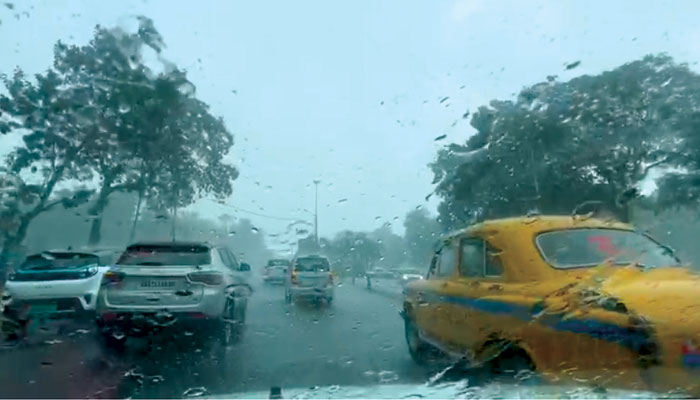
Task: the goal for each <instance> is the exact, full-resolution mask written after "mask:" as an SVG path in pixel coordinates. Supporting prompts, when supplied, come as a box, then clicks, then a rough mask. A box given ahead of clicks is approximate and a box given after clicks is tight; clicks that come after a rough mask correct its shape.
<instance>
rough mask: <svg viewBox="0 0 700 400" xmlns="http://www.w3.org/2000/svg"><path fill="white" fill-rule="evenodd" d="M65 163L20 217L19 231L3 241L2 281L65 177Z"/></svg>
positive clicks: (56, 170) (1, 259)
mask: <svg viewBox="0 0 700 400" xmlns="http://www.w3.org/2000/svg"><path fill="white" fill-rule="evenodd" d="M65 169H66V166H65V164H63V165H60V166H59V167H57V168H56V169H55V170H54V171H53V173H52V175H51V178H50V179H49V180H48V181H47V182H46V184H45V185H44V189H43V191H42V193H41V195H40V196H39V202H38V203H37V204H36V206H34V208H32V209H31V210H30V211H28V212H26V213H25V214H24V215H22V217H20V223H19V226H18V227H17V232H16V233H15V234H14V235H7V236H5V241H4V243H3V247H2V252H0V272H2V273H0V281H4V280H5V274H4V272H5V270H6V268H7V264H8V262H12V261H16V260H15V258H19V257H20V256H22V254H20V252H19V250H20V246H21V245H22V242H24V238H25V237H26V236H27V231H28V230H29V224H31V222H32V221H33V220H34V218H36V217H37V215H39V214H41V213H42V212H43V211H44V207H45V206H46V201H47V200H48V199H49V197H50V196H51V193H53V189H54V187H55V186H56V184H57V183H58V181H60V180H61V178H62V177H63V172H64V171H65Z"/></svg>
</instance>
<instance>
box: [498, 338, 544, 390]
mask: <svg viewBox="0 0 700 400" xmlns="http://www.w3.org/2000/svg"><path fill="white" fill-rule="evenodd" d="M488 370H489V372H490V375H492V376H494V375H497V376H500V377H502V378H506V379H516V380H517V381H518V382H521V383H528V382H529V383H534V384H537V376H536V374H535V372H536V367H535V363H534V362H533V361H532V359H531V358H530V356H529V355H528V354H527V352H526V351H525V350H523V349H522V348H520V347H518V346H517V345H514V344H510V345H509V346H508V347H507V348H506V349H505V350H503V351H502V352H501V353H500V354H499V355H498V356H497V357H495V358H494V359H493V360H491V361H490V362H489V363H488Z"/></svg>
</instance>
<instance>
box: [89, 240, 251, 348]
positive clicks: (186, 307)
mask: <svg viewBox="0 0 700 400" xmlns="http://www.w3.org/2000/svg"><path fill="white" fill-rule="evenodd" d="M249 270H250V266H249V265H248V264H245V263H243V264H241V263H239V262H238V261H237V260H236V258H235V257H234V255H233V253H231V251H229V250H228V249H227V248H226V247H213V246H210V245H208V244H206V243H197V242H195V243H186V242H162V243H137V244H133V245H131V246H129V247H127V249H126V251H125V252H124V254H122V256H121V257H120V259H119V260H118V261H117V263H116V265H115V266H114V267H113V268H112V269H110V270H109V271H107V273H105V275H104V277H103V284H102V289H101V290H100V294H99V298H98V303H97V313H98V317H97V323H98V326H99V327H100V332H101V333H102V336H103V339H105V341H104V343H105V344H107V345H109V346H123V345H124V343H125V341H126V340H127V338H128V337H129V336H145V335H149V334H153V333H156V332H159V331H162V330H167V329H171V328H172V330H171V332H176V331H179V332H184V331H188V332H189V331H192V332H193V334H194V332H197V333H199V334H203V333H212V332H213V333H214V335H215V336H216V337H217V338H219V339H220V340H221V341H222V342H223V343H224V344H230V343H232V342H233V341H235V340H236V339H237V338H238V337H239V334H240V332H241V329H242V327H243V324H244V322H245V311H246V306H247V297H248V296H249V294H250V293H251V292H252V289H251V288H250V286H249V285H248V284H247V282H246V276H247V275H248V273H246V272H245V271H249Z"/></svg>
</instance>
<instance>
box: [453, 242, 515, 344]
mask: <svg viewBox="0 0 700 400" xmlns="http://www.w3.org/2000/svg"><path fill="white" fill-rule="evenodd" d="M458 251H459V265H458V268H457V269H456V271H455V273H456V274H455V278H454V279H451V280H450V281H449V282H447V284H446V285H444V288H443V292H444V296H445V300H446V301H447V302H449V303H450V304H451V307H450V312H449V313H448V314H447V315H445V318H447V319H448V320H447V321H446V323H447V325H449V328H448V329H447V331H448V332H449V334H448V337H447V340H448V342H449V343H450V344H451V345H452V347H454V348H457V349H459V351H460V352H462V353H464V354H467V355H470V356H473V355H474V354H473V352H475V351H477V350H479V347H480V346H481V345H482V344H483V342H484V341H485V340H486V337H487V336H488V334H489V332H493V330H494V329H498V325H499V324H500V323H501V322H502V321H501V320H502V318H503V311H504V310H503V309H502V308H501V307H499V305H500V303H498V302H497V301H492V300H491V298H493V297H494V296H498V295H499V294H501V293H503V292H504V290H505V287H504V286H505V284H504V282H503V267H502V264H501V262H500V258H499V256H498V253H499V252H498V251H497V250H496V249H495V248H493V247H491V246H489V245H488V243H487V242H486V241H484V240H483V239H481V238H478V237H466V238H462V239H461V240H460V241H459V248H458ZM485 297H488V298H487V299H485Z"/></svg>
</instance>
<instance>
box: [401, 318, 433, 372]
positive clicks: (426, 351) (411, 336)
mask: <svg viewBox="0 0 700 400" xmlns="http://www.w3.org/2000/svg"><path fill="white" fill-rule="evenodd" d="M404 328H405V333H406V344H407V345H408V352H409V354H411V358H413V361H415V362H416V364H419V365H427V364H431V363H433V362H435V361H438V360H439V359H440V358H442V357H441V356H442V353H441V352H440V350H438V349H436V348H435V347H433V346H431V345H430V344H428V343H426V342H425V341H423V340H422V339H421V338H420V336H419V335H418V330H417V329H416V328H415V326H414V325H413V322H411V321H410V320H409V319H408V318H407V319H405V320H404Z"/></svg>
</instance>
